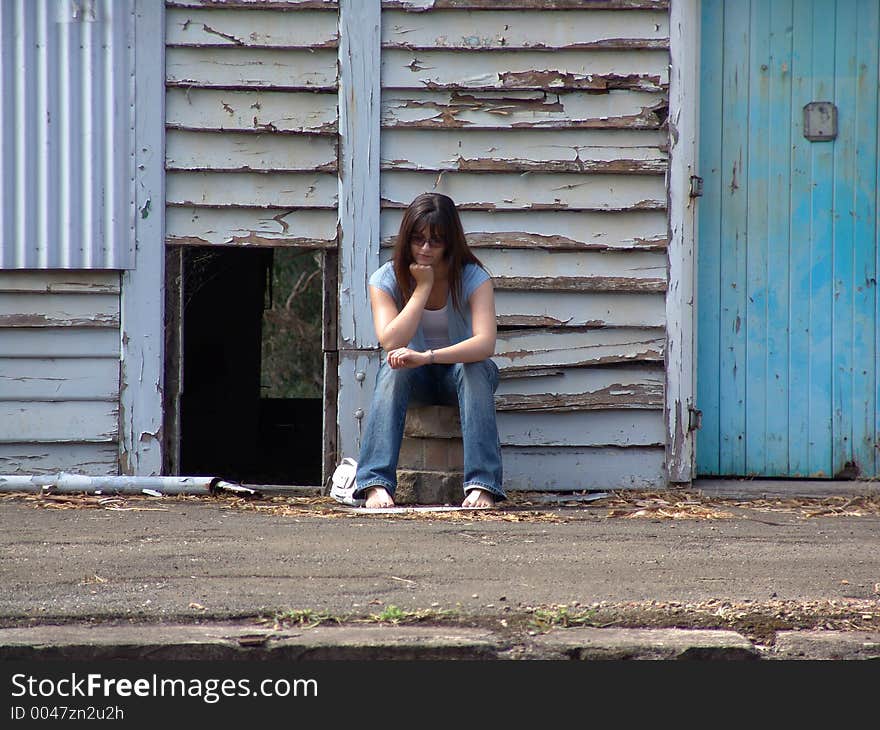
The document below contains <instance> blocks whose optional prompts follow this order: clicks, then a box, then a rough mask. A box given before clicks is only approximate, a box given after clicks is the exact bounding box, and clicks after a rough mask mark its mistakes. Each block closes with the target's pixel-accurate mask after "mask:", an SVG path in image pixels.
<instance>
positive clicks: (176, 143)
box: [165, 129, 337, 172]
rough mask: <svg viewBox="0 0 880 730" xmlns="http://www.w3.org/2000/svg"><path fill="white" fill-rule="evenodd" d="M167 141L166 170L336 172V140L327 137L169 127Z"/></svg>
mask: <svg viewBox="0 0 880 730" xmlns="http://www.w3.org/2000/svg"><path fill="white" fill-rule="evenodd" d="M165 140H166V144H165V167H166V169H167V170H191V171H198V170H223V171H238V172H250V171H265V172H306V171H311V172H336V154H337V153H336V140H335V139H334V138H333V137H328V136H316V135H308V136H305V135H303V136H299V135H291V134H287V135H273V134H237V133H231V132H191V131H184V130H176V129H169V130H168V132H167V134H166V138H165Z"/></svg>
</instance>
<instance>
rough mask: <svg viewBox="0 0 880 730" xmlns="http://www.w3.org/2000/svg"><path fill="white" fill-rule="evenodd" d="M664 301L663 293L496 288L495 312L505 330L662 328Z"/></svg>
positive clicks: (663, 322)
mask: <svg viewBox="0 0 880 730" xmlns="http://www.w3.org/2000/svg"><path fill="white" fill-rule="evenodd" d="M524 281H525V282H528V281H531V280H528V279H526V280H524ZM578 281H580V280H578ZM663 299H664V296H663V294H662V293H655V294H629V293H617V292H615V293H604V292H586V291H532V290H529V289H524V290H521V291H507V290H503V289H502V290H499V289H498V288H497V284H496V290H495V312H496V316H497V319H498V324H499V325H501V326H502V327H662V326H663V325H664V324H665V318H664V310H663Z"/></svg>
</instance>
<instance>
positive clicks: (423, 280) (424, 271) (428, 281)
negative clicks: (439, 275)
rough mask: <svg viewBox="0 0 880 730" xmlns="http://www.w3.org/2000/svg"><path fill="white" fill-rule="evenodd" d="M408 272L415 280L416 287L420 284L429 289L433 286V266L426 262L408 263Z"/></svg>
mask: <svg viewBox="0 0 880 730" xmlns="http://www.w3.org/2000/svg"><path fill="white" fill-rule="evenodd" d="M409 273H410V274H412V277H413V279H415V282H416V288H418V287H420V286H422V287H427V288H428V289H429V290H430V289H431V287H433V286H434V267H432V266H428V265H427V264H410V265H409Z"/></svg>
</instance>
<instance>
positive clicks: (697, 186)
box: [691, 175, 703, 198]
mask: <svg viewBox="0 0 880 730" xmlns="http://www.w3.org/2000/svg"><path fill="white" fill-rule="evenodd" d="M702 194H703V178H701V177H700V176H699V175H691V197H692V198H699V197H700V196H702Z"/></svg>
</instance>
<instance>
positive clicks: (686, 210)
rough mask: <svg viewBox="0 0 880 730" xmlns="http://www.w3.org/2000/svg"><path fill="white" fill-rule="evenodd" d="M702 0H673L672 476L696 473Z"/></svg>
mask: <svg viewBox="0 0 880 730" xmlns="http://www.w3.org/2000/svg"><path fill="white" fill-rule="evenodd" d="M699 26H700V0H672V1H671V3H670V10H669V54H670V75H669V117H668V122H667V124H668V134H669V168H668V172H667V200H668V211H669V214H668V218H669V243H668V249H667V252H668V257H669V263H668V266H669V269H668V279H669V280H668V288H667V291H666V352H665V370H666V388H665V399H664V414H665V418H666V478H667V479H668V480H669V481H670V482H673V483H676V482H690V481H692V480H693V479H694V477H695V471H694V470H695V454H696V449H695V443H694V442H695V436H694V433H695V429H696V428H697V427H698V423H699V418H698V415H699V414H698V412H697V411H696V410H695V409H696V404H695V394H696V359H695V357H694V353H695V345H696V340H695V335H696V329H695V324H696V320H695V317H696V312H697V309H696V305H697V302H696V294H697V292H696V271H697V268H696V264H697V261H696V232H697V230H698V229H697V225H698V220H697V207H698V206H697V201H698V200H699V198H698V197H691V184H692V183H691V180H692V178H693V177H695V176H698V175H699V167H698V156H697V155H698V150H699V141H700V140H699V124H698V121H699V109H700V73H699V63H700V45H699V44H700V27H699Z"/></svg>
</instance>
